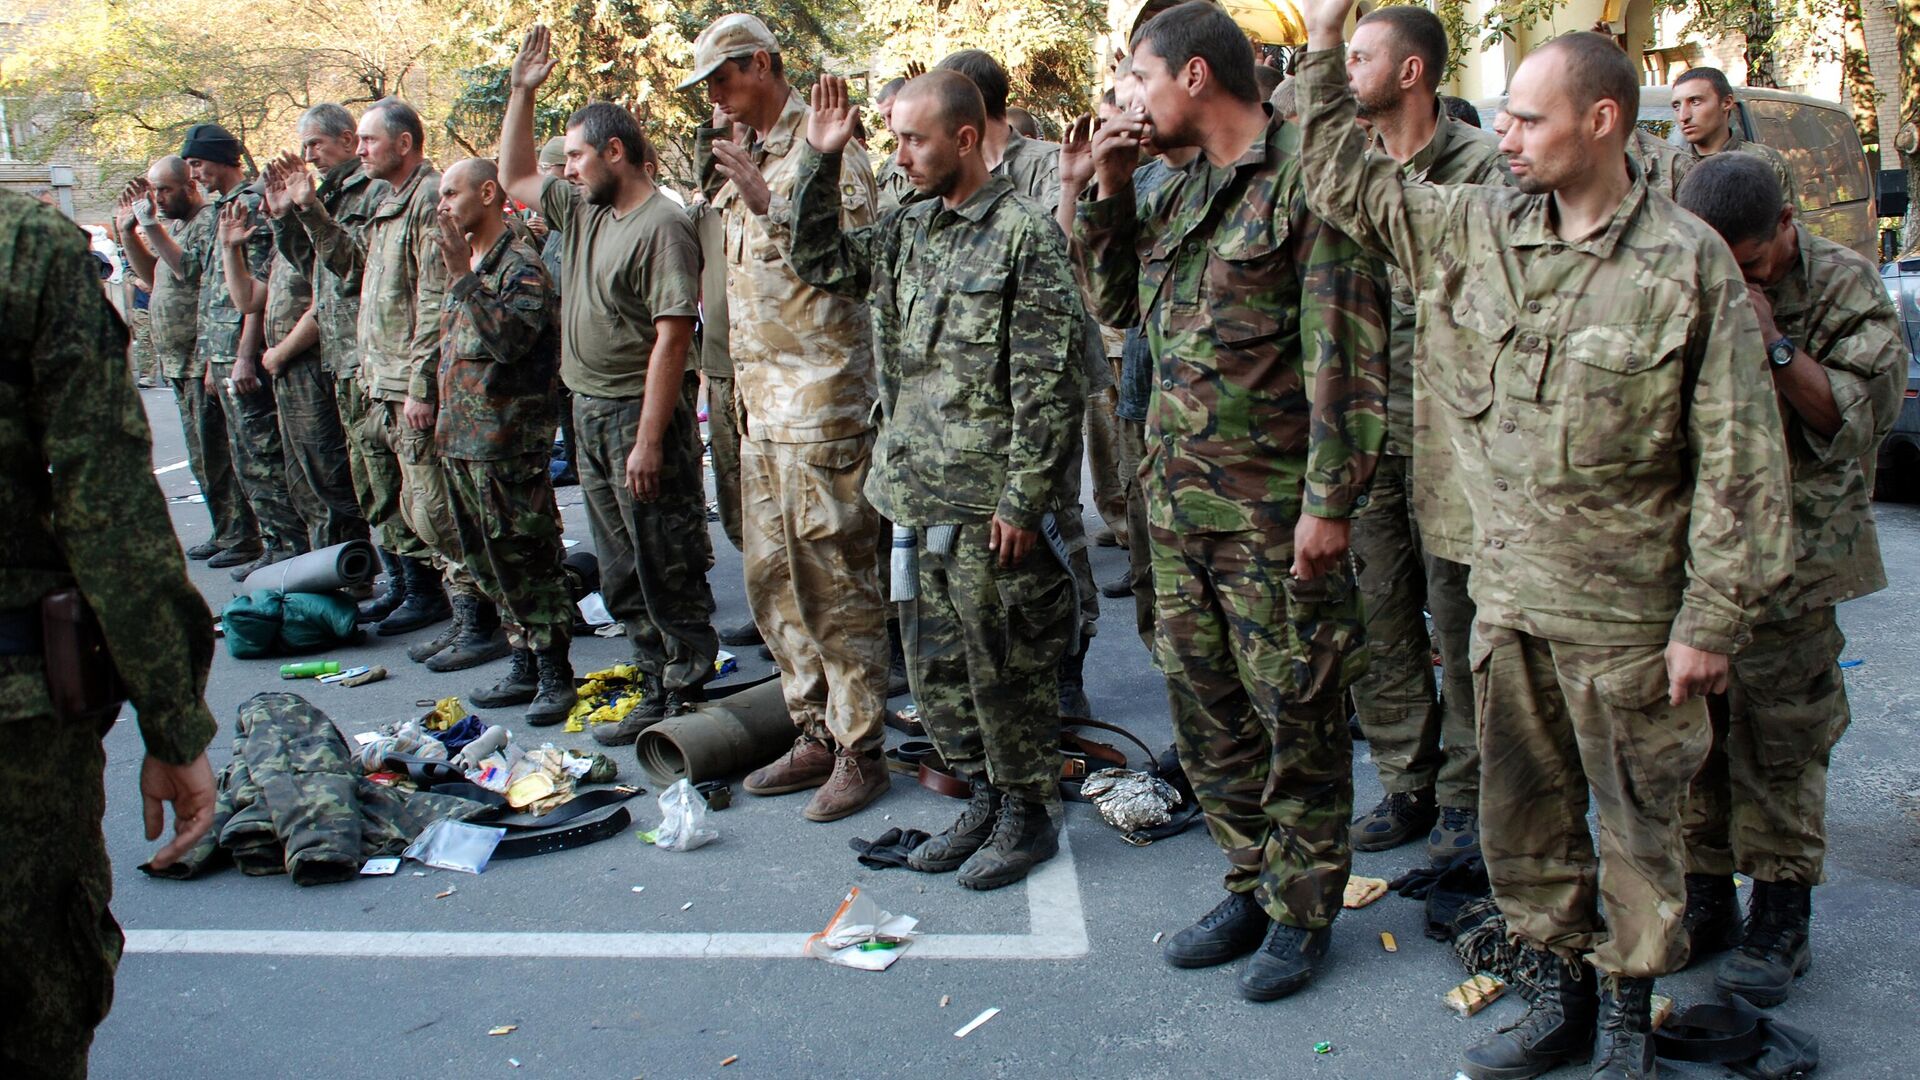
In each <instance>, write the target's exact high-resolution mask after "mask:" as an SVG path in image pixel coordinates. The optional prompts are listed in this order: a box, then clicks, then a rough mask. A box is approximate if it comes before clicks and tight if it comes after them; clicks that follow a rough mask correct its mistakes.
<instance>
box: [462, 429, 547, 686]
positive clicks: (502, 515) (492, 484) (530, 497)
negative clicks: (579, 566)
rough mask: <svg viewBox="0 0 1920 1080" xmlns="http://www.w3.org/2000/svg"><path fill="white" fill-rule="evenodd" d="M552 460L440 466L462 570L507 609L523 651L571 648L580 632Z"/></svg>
mask: <svg viewBox="0 0 1920 1080" xmlns="http://www.w3.org/2000/svg"><path fill="white" fill-rule="evenodd" d="M550 457H551V452H550V451H548V450H544V449H542V450H537V451H535V452H533V453H531V454H525V455H522V456H520V457H514V458H503V459H499V460H494V461H470V460H466V459H463V458H450V457H443V458H441V459H440V463H441V467H442V468H443V469H445V471H446V474H447V485H448V488H449V490H450V492H451V494H452V498H453V503H452V509H453V524H454V529H455V532H456V533H457V535H458V536H459V539H460V554H461V560H460V561H461V565H462V566H463V567H465V568H466V571H467V573H468V574H470V575H472V578H473V581H474V585H475V587H476V588H477V589H479V591H480V593H481V595H483V596H485V597H486V598H487V599H488V600H491V601H492V602H493V603H494V605H495V606H497V607H498V608H499V609H500V614H501V620H502V623H503V624H504V626H505V628H506V631H507V641H508V642H509V643H511V644H512V645H513V647H514V648H516V649H521V648H525V649H533V650H536V651H540V650H545V649H551V648H555V647H560V648H565V647H566V645H567V642H568V639H569V637H570V633H571V631H572V629H573V597H572V596H571V595H570V594H569V593H568V592H567V579H566V572H565V570H563V569H562V568H561V561H562V560H563V559H565V558H566V547H565V546H564V545H563V544H562V543H561V542H560V511H559V507H558V506H557V505H555V503H554V497H553V479H552V472H551V469H550V467H549V465H548V461H549V459H550Z"/></svg>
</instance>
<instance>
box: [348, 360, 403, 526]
mask: <svg viewBox="0 0 1920 1080" xmlns="http://www.w3.org/2000/svg"><path fill="white" fill-rule="evenodd" d="M333 403H334V405H335V407H336V408H338V409H339V412H340V427H341V430H343V431H344V432H345V433H346V436H347V474H348V476H350V477H351V478H352V480H353V498H354V501H355V502H357V503H359V504H360V517H361V519H362V520H364V521H365V522H366V523H367V527H368V530H369V532H370V533H371V534H372V535H371V539H372V540H373V542H374V543H375V544H378V545H379V546H380V547H383V548H386V549H387V550H388V551H392V552H401V553H402V554H405V552H402V551H401V547H402V546H411V547H412V548H415V549H417V548H419V547H420V546H421V545H420V539H419V538H418V537H416V536H414V535H413V531H412V530H411V529H408V528H407V525H406V522H404V521H402V520H400V501H399V497H398V494H397V491H398V489H397V488H396V489H395V494H393V495H390V496H388V497H387V498H386V499H385V500H383V499H382V497H381V493H380V492H379V491H378V490H376V489H375V487H374V483H373V476H372V474H371V473H370V472H369V471H368V467H367V450H366V445H365V440H366V438H367V434H368V428H367V416H368V415H369V413H370V412H371V411H372V407H373V402H372V401H371V399H369V398H368V397H367V395H366V393H365V392H364V391H363V390H361V388H360V380H359V379H357V378H355V377H354V376H353V375H351V374H336V375H335V376H334V377H333ZM396 530H398V534H399V535H398V537H396V535H395V531H396ZM396 540H399V542H400V544H401V546H396V543H395V542H396Z"/></svg>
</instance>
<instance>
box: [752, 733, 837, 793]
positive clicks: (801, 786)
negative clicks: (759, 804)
mask: <svg viewBox="0 0 1920 1080" xmlns="http://www.w3.org/2000/svg"><path fill="white" fill-rule="evenodd" d="M831 775H833V747H831V746H829V745H827V744H826V743H823V742H821V741H819V740H818V739H814V738H811V737H809V736H807V735H804V734H803V735H801V736H800V737H799V738H797V739H795V740H793V749H791V750H788V751H787V752H786V753H785V754H782V755H781V756H780V760H778V761H775V762H774V763H773V764H771V765H764V766H761V767H760V768H758V769H755V770H753V771H752V772H751V773H748V774H747V779H746V782H745V783H742V784H741V785H740V786H741V787H744V788H746V789H747V791H748V793H749V794H753V795H785V794H786V793H787V792H789V791H802V790H805V789H807V788H810V787H819V786H820V785H821V784H824V783H826V782H827V777H829V776H831Z"/></svg>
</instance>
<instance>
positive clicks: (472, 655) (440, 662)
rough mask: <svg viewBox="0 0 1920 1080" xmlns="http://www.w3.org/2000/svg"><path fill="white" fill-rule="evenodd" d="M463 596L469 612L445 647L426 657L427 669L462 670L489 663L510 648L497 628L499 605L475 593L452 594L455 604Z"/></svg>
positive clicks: (507, 651) (505, 637)
mask: <svg viewBox="0 0 1920 1080" xmlns="http://www.w3.org/2000/svg"><path fill="white" fill-rule="evenodd" d="M463 599H464V600H465V601H466V602H467V605H468V607H469V609H470V610H471V614H470V615H469V616H468V617H467V620H466V624H465V625H464V626H462V627H461V628H460V633H459V635H458V636H456V637H455V638H454V639H453V643H452V644H450V645H448V646H447V648H446V651H445V652H442V653H439V654H437V655H435V656H434V657H433V658H432V659H429V660H428V661H427V670H428V671H465V670H466V669H467V668H470V667H479V666H480V665H481V664H490V663H492V662H494V661H495V660H498V659H500V658H501V657H503V656H505V655H507V653H509V652H511V651H513V648H512V646H510V645H508V644H507V635H506V632H505V631H503V630H501V629H500V609H499V608H497V607H495V606H494V605H493V601H491V600H488V599H487V598H486V597H484V596H480V595H478V594H476V593H466V594H462V595H460V596H455V597H454V603H455V604H456V605H458V604H459V603H460V601H461V600H463Z"/></svg>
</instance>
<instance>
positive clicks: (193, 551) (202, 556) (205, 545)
mask: <svg viewBox="0 0 1920 1080" xmlns="http://www.w3.org/2000/svg"><path fill="white" fill-rule="evenodd" d="M218 554H220V545H219V544H216V543H214V542H213V541H211V540H202V541H200V542H199V543H197V544H195V545H193V546H192V547H190V548H188V549H187V558H189V559H192V560H193V561H194V562H204V561H206V560H208V559H211V558H213V557H214V556H215V555H218Z"/></svg>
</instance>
